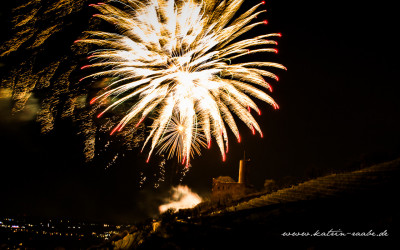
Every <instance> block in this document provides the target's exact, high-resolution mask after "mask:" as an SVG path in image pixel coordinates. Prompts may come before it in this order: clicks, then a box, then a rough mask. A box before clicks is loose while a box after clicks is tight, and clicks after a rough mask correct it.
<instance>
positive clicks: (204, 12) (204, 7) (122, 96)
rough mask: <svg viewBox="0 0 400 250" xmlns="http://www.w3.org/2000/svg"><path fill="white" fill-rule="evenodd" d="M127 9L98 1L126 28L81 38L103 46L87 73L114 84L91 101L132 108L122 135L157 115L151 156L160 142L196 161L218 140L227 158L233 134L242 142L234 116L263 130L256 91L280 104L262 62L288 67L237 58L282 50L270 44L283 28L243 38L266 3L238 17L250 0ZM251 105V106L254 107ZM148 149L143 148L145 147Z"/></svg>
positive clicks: (174, 1) (129, 4) (162, 1)
mask: <svg viewBox="0 0 400 250" xmlns="http://www.w3.org/2000/svg"><path fill="white" fill-rule="evenodd" d="M124 2H125V3H126V5H125V6H126V10H121V9H119V8H117V7H115V6H113V5H111V4H107V3H101V4H91V6H93V7H94V8H96V9H97V10H98V11H99V12H100V13H101V14H96V15H95V17H96V18H101V19H103V20H105V21H107V22H109V23H111V24H113V25H115V26H116V27H117V29H118V32H119V33H110V32H103V31H88V32H87V34H88V38H84V39H81V40H77V41H76V42H79V43H86V44H92V45H93V46H96V47H98V49H97V50H94V51H93V52H92V53H91V55H90V56H89V57H88V58H89V59H88V60H90V61H91V62H92V64H90V65H85V66H83V67H82V69H83V70H88V69H96V71H95V72H94V73H92V74H89V75H88V76H86V77H84V78H82V79H81V80H80V81H82V80H84V79H87V78H92V79H95V78H99V77H112V78H113V80H112V81H111V82H110V84H109V85H108V86H107V87H106V88H104V90H103V91H102V92H101V93H99V95H98V96H96V97H95V98H93V99H92V100H91V101H90V103H91V104H93V103H94V102H105V101H106V100H107V102H110V103H111V104H109V105H108V106H107V107H106V108H105V109H104V110H103V111H102V112H101V113H100V114H99V115H98V117H99V118H100V117H101V116H102V115H103V114H105V113H106V112H107V111H110V110H112V109H115V108H117V107H118V106H120V105H122V104H125V103H126V104H128V103H129V104H130V105H131V106H130V109H129V111H128V112H127V113H126V115H125V117H123V118H122V120H121V121H120V123H119V124H118V125H117V126H116V127H115V128H114V129H113V130H112V131H111V134H114V133H118V132H119V131H121V130H122V129H123V128H124V126H126V124H127V123H128V122H130V121H131V120H133V119H134V118H139V119H140V121H139V122H138V123H137V125H138V124H140V123H141V122H143V120H144V119H145V118H151V119H153V124H152V125H151V126H150V132H149V135H148V137H147V139H146V141H145V143H144V146H143V147H145V146H146V145H147V144H150V152H149V155H148V159H147V162H148V161H149V159H150V156H151V155H152V153H153V151H154V149H155V148H158V153H163V152H166V151H168V152H169V154H168V158H170V157H173V156H177V158H178V160H179V161H182V162H183V164H186V165H189V161H190V158H191V157H193V156H194V155H195V154H200V148H201V147H208V148H209V147H210V146H211V140H212V138H214V139H215V141H216V143H217V145H218V147H219V149H220V151H221V155H222V160H223V161H225V159H226V151H227V148H228V133H227V128H226V125H228V127H229V129H230V130H231V131H232V132H233V134H234V135H235V137H236V138H237V140H238V142H240V141H241V138H240V135H239V131H238V128H237V126H236V123H235V120H234V116H233V114H235V115H236V116H237V117H238V118H239V119H240V120H242V121H243V122H244V123H245V124H246V125H247V127H249V129H250V130H251V131H252V133H253V134H255V133H256V131H257V132H258V133H259V134H260V135H261V136H262V132H261V129H260V126H259V125H258V123H257V122H256V120H255V119H254V117H253V116H252V115H251V112H250V111H251V109H253V110H255V111H256V112H257V113H258V114H261V111H260V109H259V108H258V107H257V105H256V104H255V103H254V101H253V100H252V99H251V98H250V97H249V96H252V97H255V98H257V99H259V100H262V101H264V102H267V103H268V104H270V105H272V106H273V107H274V109H277V108H279V106H278V104H277V103H276V102H275V101H274V100H273V99H272V98H271V97H270V96H269V95H268V94H266V93H265V91H264V90H262V89H263V88H265V89H269V90H270V91H271V92H272V88H271V86H270V85H269V84H268V83H267V82H266V81H265V79H264V77H269V78H271V79H274V80H278V77H277V76H276V75H275V74H274V73H272V72H270V71H267V70H265V69H260V67H273V68H280V69H286V68H285V67H284V66H283V65H281V64H278V63H274V62H265V61H250V62H238V63H236V62H235V59H236V58H240V57H243V56H246V55H248V54H254V53H265V52H266V53H277V52H278V51H277V50H276V49H274V48H270V46H274V45H276V44H277V42H275V41H274V40H269V39H271V38H273V37H280V36H281V34H280V33H272V34H264V35H259V36H256V37H254V38H250V39H244V40H239V41H237V39H236V38H237V37H239V36H240V35H242V34H244V33H246V32H247V31H249V30H251V29H252V28H254V27H256V26H259V25H264V24H267V20H264V21H259V22H255V23H251V21H253V20H254V19H255V18H256V17H257V15H259V14H261V13H263V12H265V10H260V11H257V8H258V7H259V6H260V5H263V4H265V1H262V2H260V3H258V4H257V5H255V6H254V7H253V8H251V9H250V10H248V11H246V12H244V13H243V14H242V15H240V16H239V17H238V18H237V19H235V20H232V18H233V16H234V15H235V13H236V12H237V10H238V9H239V7H240V6H241V4H242V2H243V0H228V1H218V0H203V1H200V0H187V1H180V0H147V1H137V0H126V1H124ZM247 109H249V110H247ZM142 150H143V149H142Z"/></svg>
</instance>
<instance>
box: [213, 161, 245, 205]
mask: <svg viewBox="0 0 400 250" xmlns="http://www.w3.org/2000/svg"><path fill="white" fill-rule="evenodd" d="M245 159H246V158H245V157H244V158H243V159H242V160H240V163H239V178H238V181H237V182H235V181H234V180H233V179H232V178H231V177H229V176H220V177H218V178H213V184H212V194H211V199H212V200H213V201H219V202H226V201H229V200H236V199H239V198H241V197H243V196H245V195H247V194H249V193H252V192H253V188H252V187H251V185H249V181H248V168H247V166H246V161H247V160H245Z"/></svg>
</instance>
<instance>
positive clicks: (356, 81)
mask: <svg viewBox="0 0 400 250" xmlns="http://www.w3.org/2000/svg"><path fill="white" fill-rule="evenodd" d="M255 2H256V1H254V2H253V1H252V0H248V1H246V2H245V4H244V5H243V8H242V9H248V8H249V7H250V6H252V5H254V3H255ZM391 3H392V1H375V2H373V3H372V2H368V3H367V2H365V1H351V3H349V2H337V1H330V2H326V1H284V0H274V1H267V4H266V8H267V9H268V12H267V14H266V15H265V17H266V19H268V21H269V23H268V25H267V26H263V27H261V28H260V29H258V30H255V31H252V32H251V33H250V34H249V35H248V36H251V35H252V34H253V35H256V34H260V33H258V32H260V31H261V32H266V33H272V32H280V33H282V37H281V38H279V40H278V42H279V44H278V49H279V53H278V54H277V55H273V56H271V57H270V58H269V59H268V60H271V61H275V62H279V63H282V64H284V65H285V66H286V67H287V68H288V70H287V71H282V70H275V71H274V72H275V73H277V74H278V75H279V78H280V80H279V82H278V83H276V82H273V81H272V80H271V81H270V82H271V85H272V86H273V89H274V92H273V93H272V94H271V95H272V97H273V98H274V99H275V100H276V101H277V102H278V104H279V106H280V109H279V110H274V109H273V108H272V107H270V106H268V105H266V104H262V103H260V105H259V107H260V108H261V111H262V115H261V116H257V115H255V116H256V119H257V121H258V122H259V124H260V126H261V128H262V130H263V133H264V138H260V137H259V136H258V135H256V136H253V135H252V133H251V131H250V130H249V129H246V128H245V126H243V124H239V129H241V135H242V143H240V144H239V143H237V142H236V140H234V138H233V137H232V134H230V136H231V137H230V139H231V140H230V144H229V149H230V151H229V154H228V155H227V161H226V162H222V160H221V156H220V155H219V150H218V148H217V147H216V144H215V142H214V144H213V145H212V147H211V150H206V149H204V150H203V151H202V156H201V157H196V158H195V159H194V160H193V161H192V167H191V169H190V171H189V172H188V173H187V175H186V176H185V177H184V179H183V182H182V184H184V185H188V186H189V187H191V188H192V189H193V190H194V191H196V192H198V193H199V194H200V195H203V196H207V195H209V193H210V191H211V184H212V178H215V177H218V176H220V175H228V176H231V177H233V178H234V179H237V175H238V165H239V159H240V158H241V157H242V156H243V151H244V150H245V151H246V155H248V157H250V158H251V163H250V167H251V172H250V180H251V182H252V183H253V184H254V185H255V186H257V187H262V185H263V182H264V180H265V179H281V178H284V177H286V176H293V177H306V176H308V175H309V174H310V172H312V171H317V172H321V173H325V172H329V171H332V170H343V169H346V168H350V167H351V166H354V165H357V164H358V165H360V164H368V163H370V162H379V161H383V160H389V159H392V158H395V157H398V156H400V130H399V128H400V100H399V97H398V94H399V91H400V87H399V81H398V77H397V74H396V73H397V72H398V66H399V63H398V60H397V58H395V55H396V52H398V51H397V50H398V48H397V43H398V38H395V37H397V32H398V25H397V24H398V20H397V17H396V16H398V15H396V13H395V8H394V6H393V4H391ZM8 9H9V8H3V12H1V20H2V21H4V19H5V18H7V17H8V15H9V14H8V12H7V10H8ZM3 28H4V27H3ZM4 39H5V38H4ZM1 41H3V38H2V39H1ZM0 62H1V66H2V67H4V65H5V64H7V62H6V61H4V60H2V61H0ZM0 105H1V110H0V112H1V113H0V115H1V116H2V118H1V122H0V128H1V130H0V140H1V151H0V154H1V161H0V165H1V167H0V178H1V179H0V197H1V198H0V199H1V202H0V203H1V206H0V216H3V215H33V216H36V215H38V216H50V217H72V218H77V219H81V220H95V221H108V222H116V223H130V222H133V221H138V220H141V219H143V218H145V217H147V216H149V215H154V214H155V213H156V211H157V210H156V209H157V207H158V205H160V202H161V199H162V198H163V197H167V190H168V188H169V185H170V184H176V181H169V180H167V181H166V184H165V185H163V187H162V188H159V189H154V188H153V185H152V183H147V184H145V185H144V187H143V188H139V184H138V182H139V179H140V178H139V169H142V168H143V165H145V156H141V155H140V154H139V153H138V152H136V151H135V150H134V151H132V152H131V154H130V155H127V156H126V157H125V158H124V159H122V160H120V161H119V162H117V163H115V164H112V165H111V166H110V167H108V168H107V169H106V165H107V163H106V162H102V161H101V158H100V160H96V162H95V163H91V164H84V163H83V161H82V156H81V155H80V146H79V138H77V136H76V135H74V131H73V130H72V129H71V128H70V126H69V125H68V124H60V125H59V126H56V128H55V130H54V131H53V132H52V133H50V134H48V135H41V134H40V133H39V129H38V125H37V124H36V123H35V122H34V121H25V122H21V121H20V120H17V119H13V117H11V116H10V115H9V111H7V107H8V106H7V105H6V104H4V103H0ZM155 161H156V160H155ZM173 165H174V164H173V162H171V161H168V162H167V164H166V168H167V171H169V170H168V169H169V168H171V167H172V166H173ZM150 167H151V166H150Z"/></svg>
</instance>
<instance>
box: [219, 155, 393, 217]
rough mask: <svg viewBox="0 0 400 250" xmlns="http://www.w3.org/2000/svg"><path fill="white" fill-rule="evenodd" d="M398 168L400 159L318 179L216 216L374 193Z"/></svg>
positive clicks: (248, 202)
mask: <svg viewBox="0 0 400 250" xmlns="http://www.w3.org/2000/svg"><path fill="white" fill-rule="evenodd" d="M399 165H400V159H397V160H394V161H391V162H386V163H382V164H379V165H374V166H371V167H368V168H365V169H362V170H358V171H354V172H349V173H341V174H331V175H327V176H323V177H319V178H316V179H313V180H310V181H306V182H303V183H301V184H298V185H296V186H292V187H290V188H285V189H282V190H278V191H276V192H274V193H270V194H266V195H262V196H259V197H256V198H253V199H251V200H248V201H245V202H242V203H239V204H237V205H235V206H230V207H227V208H225V209H223V210H220V211H216V212H214V213H213V214H220V213H223V212H234V211H240V210H246V209H251V208H257V207H263V206H268V205H273V204H279V203H288V202H295V201H303V200H313V199H317V198H328V197H337V196H346V195H350V194H354V193H365V192H368V191H372V190H375V189H376V188H377V187H378V186H382V185H385V184H387V183H390V182H392V181H394V178H395V177H396V176H398V173H399Z"/></svg>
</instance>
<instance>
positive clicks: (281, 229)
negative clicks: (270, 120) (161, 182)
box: [110, 159, 400, 249]
mask: <svg viewBox="0 0 400 250" xmlns="http://www.w3.org/2000/svg"><path fill="white" fill-rule="evenodd" d="M399 165H400V159H397V160H394V161H390V162H385V163H381V164H377V165H374V166H371V167H368V168H364V169H361V170H358V171H353V172H348V173H340V174H331V175H327V176H323V177H319V178H316V179H313V180H309V181H306V182H303V183H300V184H298V185H295V186H292V187H290V188H285V189H282V190H278V191H276V192H273V193H270V194H264V195H260V196H257V197H253V198H251V199H249V200H247V201H243V202H239V203H238V204H236V205H232V206H228V207H226V208H223V209H220V210H217V211H214V212H212V213H201V211H200V212H199V211H198V209H197V211H196V209H193V210H192V211H185V213H182V212H181V213H177V214H165V215H163V216H162V217H161V221H158V222H153V223H151V222H149V224H148V225H147V226H146V225H143V227H141V228H135V230H132V231H131V232H130V233H129V234H127V233H126V234H125V235H121V236H124V237H120V239H119V240H118V239H117V238H115V239H114V241H112V242H110V244H112V245H113V246H115V247H116V248H122V249H123V248H129V247H131V248H138V249H155V248H163V249H164V248H167V249H210V248H214V247H218V248H223V249H227V248H237V247H238V246H241V247H246V248H247V249H253V247H256V246H260V244H263V246H265V248H267V246H272V244H278V245H280V247H282V248H286V247H289V248H291V249H338V247H340V248H341V249H343V248H344V249H354V248H351V247H354V245H357V246H358V247H363V249H376V247H379V248H380V249H390V248H389V246H390V244H392V243H393V242H394V241H395V240H396V236H397V234H398V232H399V230H398V225H397V224H396V221H397V220H398V218H399V211H400V210H399V205H398V204H397V203H396V200H397V197H398V195H397V191H398V187H397V185H396V180H397V179H398V177H399V167H400V166H399ZM196 213H199V215H197V216H193V215H195V214H196ZM188 215H191V216H188ZM329 230H333V231H336V232H342V233H351V232H355V233H362V232H364V233H365V232H370V230H372V231H373V232H376V233H380V232H385V231H386V233H387V236H384V237H377V236H376V237H372V236H364V237H362V236H359V237H357V236H352V235H350V234H349V235H348V236H346V237H339V236H336V237H335V236H322V237H321V236H320V237H312V236H309V237H294V236H283V235H282V234H284V233H285V232H299V233H302V232H304V233H306V232H309V233H315V232H320V233H321V232H329ZM211 244H212V245H211ZM257 248H258V247H257ZM273 249H274V248H273Z"/></svg>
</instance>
